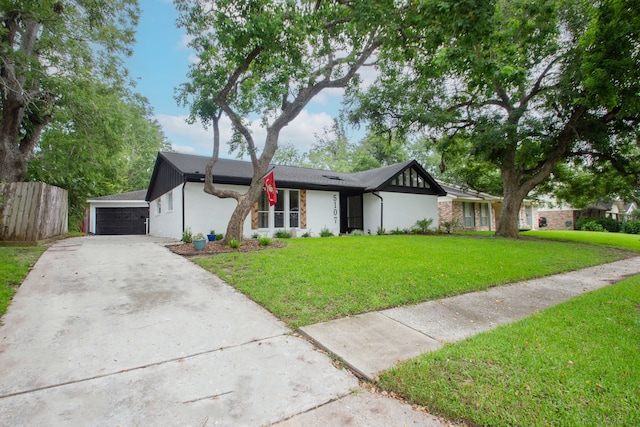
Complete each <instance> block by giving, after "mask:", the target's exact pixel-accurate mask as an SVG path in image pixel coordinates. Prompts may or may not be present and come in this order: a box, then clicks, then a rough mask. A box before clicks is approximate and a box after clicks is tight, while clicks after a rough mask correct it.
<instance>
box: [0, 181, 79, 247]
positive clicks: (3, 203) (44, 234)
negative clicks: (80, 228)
mask: <svg viewBox="0 0 640 427" xmlns="http://www.w3.org/2000/svg"><path fill="white" fill-rule="evenodd" d="M68 217H69V196H68V194H67V190H63V189H62V188H58V187H54V186H52V185H47V184H45V183H43V182H12V183H6V184H3V183H0V241H3V242H5V243H11V244H33V243H35V242H39V241H43V240H49V239H52V238H55V237H59V236H63V235H65V234H67V232H68V227H69V226H68Z"/></svg>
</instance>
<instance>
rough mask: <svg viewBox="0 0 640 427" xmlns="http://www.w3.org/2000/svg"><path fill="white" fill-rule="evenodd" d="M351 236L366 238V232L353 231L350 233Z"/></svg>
mask: <svg viewBox="0 0 640 427" xmlns="http://www.w3.org/2000/svg"><path fill="white" fill-rule="evenodd" d="M349 234H350V235H351V236H364V231H362V230H351V233H349Z"/></svg>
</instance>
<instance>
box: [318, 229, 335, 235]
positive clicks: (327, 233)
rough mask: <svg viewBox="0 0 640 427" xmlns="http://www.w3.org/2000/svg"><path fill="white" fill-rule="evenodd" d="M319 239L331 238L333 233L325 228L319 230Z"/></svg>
mask: <svg viewBox="0 0 640 427" xmlns="http://www.w3.org/2000/svg"><path fill="white" fill-rule="evenodd" d="M320 237H333V233H332V232H331V230H329V229H328V228H327V227H324V228H323V229H322V230H320Z"/></svg>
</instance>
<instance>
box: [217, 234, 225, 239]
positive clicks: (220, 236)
mask: <svg viewBox="0 0 640 427" xmlns="http://www.w3.org/2000/svg"><path fill="white" fill-rule="evenodd" d="M222 239H224V234H222V233H220V234H216V240H222Z"/></svg>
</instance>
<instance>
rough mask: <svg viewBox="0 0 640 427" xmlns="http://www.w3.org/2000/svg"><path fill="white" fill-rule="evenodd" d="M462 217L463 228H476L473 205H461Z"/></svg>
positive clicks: (465, 203)
mask: <svg viewBox="0 0 640 427" xmlns="http://www.w3.org/2000/svg"><path fill="white" fill-rule="evenodd" d="M462 217H463V225H464V227H465V228H472V227H475V226H476V211H475V208H474V205H473V203H467V202H464V203H462Z"/></svg>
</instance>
